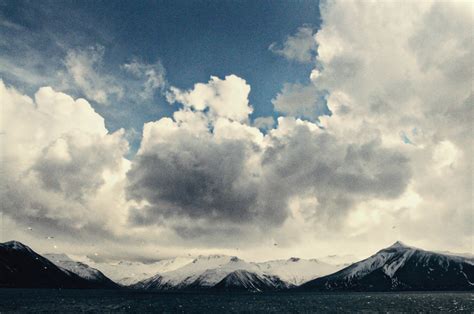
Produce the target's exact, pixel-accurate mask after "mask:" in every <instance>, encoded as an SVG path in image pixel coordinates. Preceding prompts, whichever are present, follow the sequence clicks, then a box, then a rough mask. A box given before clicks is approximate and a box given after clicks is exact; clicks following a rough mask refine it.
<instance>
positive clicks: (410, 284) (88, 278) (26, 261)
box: [0, 241, 474, 291]
mask: <svg viewBox="0 0 474 314" xmlns="http://www.w3.org/2000/svg"><path fill="white" fill-rule="evenodd" d="M109 278H111V279H109ZM0 287H23V288H107V289H114V288H128V289H137V290H147V291H190V290H193V291H195V290H199V291H201V290H209V291H281V290H288V289H295V290H304V291H405V290H474V259H473V258H472V257H468V256H467V257H466V256H456V255H453V254H452V253H449V254H443V253H436V252H429V251H424V250H421V249H418V248H414V247H410V246H408V245H404V244H403V243H401V242H396V243H395V244H393V245H392V246H390V247H387V248H385V249H382V250H380V251H379V252H377V253H376V254H374V255H373V256H371V257H369V258H367V259H365V260H362V261H359V262H356V263H353V264H350V265H344V264H339V265H333V264H329V263H326V262H323V261H321V260H319V259H299V258H295V257H292V258H290V259H287V260H274V261H267V262H261V263H254V262H246V261H244V260H242V259H240V258H238V257H236V256H227V255H209V256H198V257H196V258H190V257H189V258H182V257H179V258H174V259H167V260H161V261H157V262H154V263H140V262H129V261H122V262H116V263H105V262H101V263H99V262H94V261H93V260H92V259H87V258H86V259H84V258H82V260H79V259H78V258H72V257H70V256H67V255H65V254H45V255H44V256H41V255H39V254H37V253H36V252H34V251H33V250H32V249H31V248H29V247H27V246H26V245H24V244H22V243H20V242H17V241H10V242H6V243H1V244H0Z"/></svg>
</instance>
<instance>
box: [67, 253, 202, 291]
mask: <svg viewBox="0 0 474 314" xmlns="http://www.w3.org/2000/svg"><path fill="white" fill-rule="evenodd" d="M76 259H79V260H80V261H81V262H83V263H86V264H88V265H89V266H92V267H94V268H97V269H98V270H100V271H101V272H102V273H104V274H105V275H106V276H107V277H109V278H111V279H112V280H114V281H115V282H117V283H120V284H121V285H125V286H129V285H132V284H135V283H137V282H139V281H141V280H144V279H147V278H150V277H152V276H154V275H156V274H157V273H164V272H168V271H172V270H175V269H178V268H180V267H182V266H184V265H186V264H189V263H190V262H192V261H193V259H192V258H186V257H176V258H170V259H164V260H161V261H156V262H151V263H144V262H138V261H114V262H95V261H93V260H92V259H90V258H87V257H86V258H80V257H77V258H76Z"/></svg>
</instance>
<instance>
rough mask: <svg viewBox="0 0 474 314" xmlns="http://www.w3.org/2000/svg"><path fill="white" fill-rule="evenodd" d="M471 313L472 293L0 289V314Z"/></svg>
mask: <svg viewBox="0 0 474 314" xmlns="http://www.w3.org/2000/svg"><path fill="white" fill-rule="evenodd" d="M11 312H22V313H23V312H31V313H33V312H34V313H41V312H43V313H46V312H60V313H74V312H88V313H94V312H100V313H112V312H113V313H127V312H134V313H145V312H155V313H255V312H257V313H258V312H260V313H318V312H320V313H327V312H332V313H336V312H337V313H354V312H362V313H376V312H384V313H399V312H425V313H427V312H441V313H446V312H465V313H473V312H474V293H468V292H452V293H451V292H433V293H431V292H410V293H408V292H407V293H309V292H304V293H303V292H298V293H286V292H285V293H229V294H224V293H220V294H210V293H147V292H136V291H126V290H121V291H107V290H49V289H0V313H11Z"/></svg>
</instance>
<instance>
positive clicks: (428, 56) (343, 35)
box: [312, 1, 474, 245]
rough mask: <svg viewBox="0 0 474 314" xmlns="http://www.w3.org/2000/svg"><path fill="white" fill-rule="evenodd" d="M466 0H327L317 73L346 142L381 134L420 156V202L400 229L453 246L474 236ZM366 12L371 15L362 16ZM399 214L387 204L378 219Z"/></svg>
mask: <svg viewBox="0 0 474 314" xmlns="http://www.w3.org/2000/svg"><path fill="white" fill-rule="evenodd" d="M466 5H467V3H461V2H458V3H448V2H416V3H415V2H410V3H404V4H403V5H395V4H393V3H389V2H386V3H369V2H352V3H348V2H337V1H336V2H330V3H327V4H325V5H323V6H322V16H323V25H322V28H321V30H319V31H318V33H317V34H316V42H317V45H318V57H317V60H316V62H317V64H318V67H317V69H315V71H316V72H315V73H317V75H314V76H313V77H312V82H313V84H314V86H316V87H317V88H318V89H320V90H325V91H327V92H328V106H329V109H330V110H331V111H332V112H333V115H332V116H331V117H321V122H322V125H324V127H325V128H326V129H327V131H328V132H330V133H331V134H334V135H335V136H337V137H339V138H345V139H346V141H357V140H361V139H363V138H370V137H372V136H374V135H375V136H378V137H380V139H381V140H382V143H383V144H384V145H387V146H389V147H393V148H397V149H399V150H400V151H401V152H403V153H404V154H405V155H406V156H407V157H408V158H409V159H410V160H411V161H410V164H411V168H412V169H413V177H412V182H413V183H412V186H411V188H410V189H411V192H412V193H413V194H414V195H417V199H419V201H417V202H414V203H412V204H410V203H408V204H407V205H406V207H405V209H404V213H405V214H404V215H402V216H401V217H400V216H398V217H399V218H397V219H396V220H395V221H396V223H397V224H401V225H403V226H404V227H403V231H400V232H403V234H404V235H405V236H407V237H410V238H418V237H420V236H422V237H424V238H430V240H429V241H433V239H436V241H439V243H441V242H443V243H445V244H446V245H449V244H448V243H450V242H451V241H452V239H456V241H461V242H463V243H468V242H469V241H470V240H469V239H470V237H471V236H472V228H471V229H470V230H469V229H468V228H466V226H467V224H471V225H472V223H473V221H472V215H471V212H472V206H471V205H472V177H471V179H469V177H470V173H472V159H473V156H472V149H470V147H472V143H470V141H471V140H470V138H471V136H469V135H467V134H468V133H469V132H472V123H471V122H468V120H469V119H468V118H467V117H471V118H472V90H471V89H472V87H471V83H470V82H471V81H472V73H471V71H470V70H468V69H471V68H472V61H471V60H472V58H473V55H474V54H473V52H474V47H473V46H472V44H470V41H469V39H468V38H469V37H470V36H471V35H470V32H469V29H471V28H472V27H473V16H472V10H469V9H468V8H467V6H466ZM341 17H343V18H341ZM361 17H363V19H364V21H367V23H364V24H361V23H358V22H357V21H359V20H360V19H361ZM468 103H470V104H471V105H468ZM469 130H470V131H469ZM400 135H403V136H402V138H401V137H400ZM449 195H456V198H455V200H453V198H452V197H449ZM394 204H395V203H394ZM468 204H471V205H468ZM393 206H394V207H393V208H395V205H393ZM391 215H393V216H391ZM397 215H400V212H399V211H394V212H391V211H390V210H388V211H385V214H384V217H383V219H381V220H379V221H378V222H375V221H372V222H371V223H373V224H376V225H383V223H382V222H380V221H394V220H393V219H395V218H393V217H396V216H397ZM447 217H449V219H448V218H447ZM441 222H442V223H441ZM419 224H423V225H426V224H428V225H430V227H429V231H428V229H425V228H424V229H423V232H421V231H420V229H419V227H416V226H419ZM382 229H383V228H381V230H382ZM446 230H449V236H448V235H447V234H446ZM420 245H430V244H429V243H428V241H425V242H424V243H420Z"/></svg>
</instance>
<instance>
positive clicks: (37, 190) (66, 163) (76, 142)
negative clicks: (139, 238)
mask: <svg viewBox="0 0 474 314" xmlns="http://www.w3.org/2000/svg"><path fill="white" fill-rule="evenodd" d="M0 98H1V99H2V101H3V103H2V106H3V107H2V113H3V120H2V126H1V129H2V130H1V133H2V135H1V136H2V165H1V173H2V185H1V188H0V190H1V195H2V205H1V206H2V207H1V209H2V212H3V213H4V214H6V215H8V216H10V217H12V218H14V219H15V220H17V221H19V222H23V223H34V224H35V228H38V229H41V228H48V227H49V228H51V229H53V230H55V231H57V232H59V231H60V230H63V231H64V230H69V231H71V230H75V231H79V230H89V231H93V232H94V233H98V232H99V233H113V232H114V231H115V230H116V229H115V228H116V225H117V221H120V219H122V217H124V216H123V212H121V208H123V207H122V205H123V204H122V203H121V200H123V198H121V197H120V195H121V188H120V186H121V184H122V183H121V179H120V178H122V182H123V178H124V177H125V172H126V171H127V169H128V161H127V160H125V159H124V158H123V155H124V154H125V153H126V152H127V150H128V143H127V142H126V141H125V140H124V139H123V131H122V130H119V131H117V132H115V133H111V134H110V133H109V132H108V131H107V129H106V128H105V125H104V119H103V118H102V117H101V116H100V115H98V114H97V113H96V112H95V111H94V109H93V108H92V107H91V106H90V104H89V103H88V102H87V101H85V100H84V99H76V100H74V99H73V98H72V97H70V96H68V95H66V94H64V93H60V92H56V91H54V90H53V89H52V88H50V87H43V88H40V89H39V90H38V92H37V93H36V94H35V97H34V99H32V98H30V97H28V96H26V95H22V94H21V93H19V92H18V91H17V90H15V89H14V88H12V87H7V86H5V84H4V83H3V81H0ZM18 125H21V126H22V127H21V128H18ZM122 190H123V189H122ZM104 204H107V205H106V206H104ZM109 208H114V209H115V210H114V211H110V210H109Z"/></svg>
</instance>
